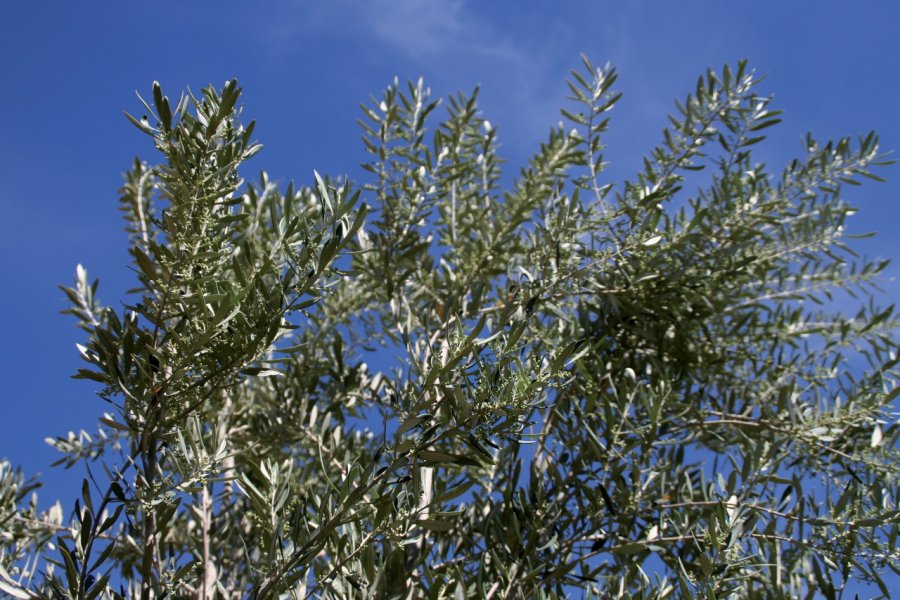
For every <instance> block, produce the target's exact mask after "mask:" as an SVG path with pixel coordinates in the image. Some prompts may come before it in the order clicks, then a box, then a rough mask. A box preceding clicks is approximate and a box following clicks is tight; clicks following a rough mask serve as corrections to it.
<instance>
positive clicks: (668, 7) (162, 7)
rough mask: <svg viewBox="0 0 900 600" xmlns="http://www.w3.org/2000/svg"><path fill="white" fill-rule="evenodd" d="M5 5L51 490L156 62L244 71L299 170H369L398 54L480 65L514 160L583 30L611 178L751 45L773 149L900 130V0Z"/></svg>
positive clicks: (12, 439) (90, 401) (188, 71)
mask: <svg viewBox="0 0 900 600" xmlns="http://www.w3.org/2000/svg"><path fill="white" fill-rule="evenodd" d="M850 7H852V9H851V8H850ZM3 9H4V10H3V18H2V19H0V75H2V91H0V115H2V123H3V126H2V141H0V211H2V213H0V214H2V217H0V257H2V260H0V282H2V283H0V286H2V288H0V289H2V293H0V314H3V315H4V320H5V324H4V327H3V329H2V334H0V335H2V345H0V374H2V376H3V382H4V385H3V388H2V392H0V402H2V404H0V406H2V408H3V412H2V414H3V418H2V419H0V456H5V457H7V458H9V459H10V460H12V461H13V462H14V463H17V464H20V465H22V466H23V467H24V468H25V470H26V472H28V473H35V472H38V471H41V472H43V473H44V481H45V482H46V484H47V485H46V489H45V491H44V492H42V496H44V497H45V500H49V498H50V497H56V496H62V497H63V499H64V505H65V506H69V505H70V503H71V502H72V500H73V499H74V497H75V494H76V493H77V490H78V487H77V484H78V482H79V481H80V474H73V473H63V472H61V471H60V470H58V469H53V470H50V469H49V464H50V462H52V460H53V459H54V458H55V457H56V455H55V453H54V451H53V450H52V449H50V448H49V447H47V446H46V445H45V444H44V442H43V439H44V438H45V437H46V436H55V435H62V434H65V433H66V432H67V431H68V430H69V429H72V428H76V429H77V428H81V427H84V428H86V429H88V430H89V431H93V430H95V423H96V417H97V416H99V415H100V413H101V412H102V411H103V410H104V404H103V402H102V401H101V400H100V399H99V398H97V397H96V396H95V395H94V394H93V390H92V388H91V386H90V384H86V383H84V382H77V381H73V380H71V379H69V376H70V374H71V373H73V372H74V371H75V369H76V368H77V367H78V366H80V365H79V358H78V354H77V351H76V349H75V342H77V341H82V339H81V336H80V332H79V330H77V329H76V328H75V326H74V323H73V320H72V319H71V318H69V317H66V316H63V315H60V314H59V311H60V310H61V309H63V308H65V306H66V305H65V302H64V298H63V295H62V294H61V293H60V292H59V291H58V290H57V289H56V285H57V284H60V283H65V284H69V283H70V282H71V278H72V276H73V273H74V269H75V265H76V264H77V263H79V262H80V263H83V264H84V265H85V266H86V267H87V269H88V271H89V273H91V275H92V276H98V277H100V280H101V285H100V291H99V295H100V298H101V300H102V301H104V302H106V303H109V304H113V305H118V304H119V303H120V301H121V300H122V299H123V298H124V291H125V290H126V289H128V288H129V287H131V286H132V284H133V280H131V279H130V278H129V274H130V272H129V271H128V269H127V266H126V265H127V263H128V255H127V246H126V235H125V234H124V232H123V231H122V222H121V219H120V215H119V212H118V210H117V204H116V199H117V193H116V190H117V189H118V187H119V186H120V183H121V179H120V173H121V172H122V171H123V170H124V169H126V168H127V167H128V166H129V164H130V161H131V160H132V158H133V157H134V156H135V155H136V154H139V155H140V156H141V157H142V158H145V159H148V160H150V161H155V160H156V157H155V156H154V154H153V150H152V147H151V146H150V144H149V142H148V139H147V138H146V137H145V136H143V135H141V134H140V133H139V132H138V131H137V130H136V129H135V128H134V127H132V126H131V125H130V124H128V122H127V121H126V120H125V119H124V117H123V116H122V111H123V110H128V111H129V112H136V113H138V114H140V112H141V108H140V105H139V104H138V101H137V99H136V97H135V95H134V92H135V90H138V91H140V92H141V93H143V94H144V95H149V90H150V85H151V83H152V82H153V81H154V80H159V81H160V82H161V83H162V85H163V89H164V90H165V91H166V93H167V94H168V95H170V96H178V93H179V90H181V89H183V88H185V87H186V86H190V87H191V88H192V89H194V90H197V89H199V88H200V87H202V86H205V85H207V84H208V83H214V84H216V85H221V84H222V83H223V82H224V81H225V80H226V79H228V78H231V77H237V78H238V79H239V81H240V83H241V85H242V87H243V88H244V92H245V94H244V105H245V107H246V110H245V115H246V117H247V118H248V119H249V118H253V119H256V120H257V121H258V123H257V129H256V136H257V138H258V140H259V141H260V142H262V143H263V145H264V149H263V151H262V153H261V154H259V155H257V157H256V158H254V159H253V161H252V162H251V163H250V164H249V165H248V168H247V170H246V171H245V172H244V175H245V177H247V178H253V177H255V174H256V173H257V172H258V171H259V170H261V169H265V170H266V171H268V172H269V174H270V175H271V176H272V177H273V178H274V179H276V180H282V181H284V182H286V181H287V180H289V179H292V178H293V179H296V180H298V181H299V182H302V183H308V182H309V181H310V177H311V174H312V170H313V169H316V170H318V171H319V172H321V173H329V174H333V175H338V174H350V175H351V176H359V175H360V169H359V168H358V164H359V163H360V162H362V161H363V160H365V156H364V153H363V148H362V144H361V143H360V141H359V129H358V126H357V125H356V123H355V120H356V119H357V117H358V116H359V114H360V113H359V109H358V106H359V103H360V102H361V101H364V100H366V99H367V98H368V97H369V94H375V95H378V94H380V92H381V90H382V89H383V87H384V86H385V85H386V84H387V83H389V82H390V81H391V80H392V79H393V78H394V76H399V77H400V79H401V80H404V79H415V78H418V77H419V76H420V75H421V76H424V77H425V80H426V83H427V84H428V85H430V86H431V88H432V90H433V92H434V95H435V96H445V95H447V94H449V93H452V92H455V91H457V90H463V91H469V90H471V89H472V88H473V87H474V86H475V85H476V84H481V86H482V92H481V107H482V109H483V112H484V114H485V116H486V117H487V118H488V119H490V120H491V122H492V124H493V125H494V126H495V127H497V128H498V130H499V136H500V140H501V144H502V145H501V152H502V153H503V154H504V156H505V157H506V158H507V159H508V161H509V164H508V166H507V172H510V173H512V172H515V171H516V170H517V169H518V167H519V166H520V165H522V164H523V162H524V161H525V160H527V158H528V156H529V155H530V154H531V153H532V151H533V150H534V149H535V148H536V147H537V144H538V143H539V142H540V141H542V140H543V139H544V137H545V136H546V133H547V131H548V129H549V127H550V126H551V125H553V124H555V123H556V122H557V121H558V120H559V113H558V109H559V108H560V106H562V105H563V104H564V98H565V96H566V87H565V85H564V81H565V78H566V77H567V75H568V71H569V69H571V68H575V67H577V66H579V64H580V63H579V53H581V52H584V53H586V54H587V55H588V56H590V57H591V58H592V60H593V61H594V62H595V63H599V64H602V63H604V62H606V61H610V62H612V63H613V64H614V65H616V66H617V67H618V68H619V71H620V78H619V82H618V88H619V89H620V90H621V91H623V92H624V94H625V95H624V97H623V99H622V100H621V101H620V102H619V104H618V105H617V107H616V109H615V110H614V111H613V113H612V116H613V123H612V129H611V131H610V133H609V135H608V136H607V143H608V145H609V148H608V150H607V153H606V154H607V158H608V159H609V160H610V161H611V163H612V164H611V167H610V169H609V171H608V176H609V179H610V181H621V180H622V179H623V178H625V177H628V176H630V175H631V174H632V173H633V172H634V171H635V170H636V169H637V168H638V166H639V161H640V159H641V157H642V155H643V152H645V151H647V150H649V149H650V148H651V147H652V145H653V144H655V143H656V142H657V141H658V140H659V137H660V136H659V133H660V130H661V128H662V127H663V126H664V125H665V122H666V121H665V116H666V114H667V113H668V112H670V111H671V109H672V101H673V100H674V99H675V98H676V97H680V98H683V97H684V96H685V95H686V94H687V93H688V92H689V91H690V90H691V89H692V87H693V85H694V83H695V81H696V78H697V76H698V75H700V74H701V73H702V72H703V71H704V70H705V69H706V68H707V67H716V68H718V67H720V66H721V65H722V64H723V63H726V62H728V63H732V64H733V63H734V62H735V61H736V60H738V59H740V58H743V57H747V58H749V59H750V62H751V65H752V66H753V67H755V68H756V69H757V71H758V72H759V73H766V74H768V77H767V79H766V81H765V82H764V83H763V84H762V87H761V90H762V91H764V92H766V93H773V94H774V96H775V101H774V106H775V107H776V108H780V109H783V110H784V111H785V114H784V115H783V117H784V123H783V124H782V125H781V126H779V127H777V128H774V129H771V130H769V131H770V132H771V133H770V138H769V141H768V142H766V144H765V145H761V146H759V148H760V152H761V155H760V156H761V157H762V159H764V160H765V161H767V162H768V163H769V165H770V166H771V167H772V168H773V169H775V168H778V167H780V166H781V164H783V163H784V162H785V161H786V160H788V159H789V158H791V157H793V156H794V155H797V154H799V153H800V151H801V137H802V136H803V135H804V134H805V132H807V131H812V132H814V133H815V134H816V136H817V137H818V138H820V139H823V138H831V137H838V136H842V135H847V134H854V135H855V134H857V133H866V132H868V131H869V130H871V129H874V130H876V131H878V132H879V134H880V135H881V147H882V149H884V150H891V149H895V150H900V117H898V112H897V109H898V104H897V96H898V92H900V78H898V75H900V73H898V70H900V69H898V68H900V4H898V3H896V2H892V1H890V0H868V1H866V2H858V3H848V2H838V1H831V0H828V1H826V0H818V1H817V2H785V1H780V2H772V1H768V0H762V1H758V2H726V1H719V2H714V1H712V0H709V1H704V2H701V1H699V0H684V1H682V2H670V1H664V0H657V1H655V2H651V1H641V0H633V1H629V2H620V1H619V2H612V1H605V0H604V1H596V0H595V1H593V2H588V1H579V0H571V1H569V2H558V3H551V2H546V1H545V2H531V1H522V0H520V1H515V2H514V1H499V0H497V1H493V2H475V1H468V2H466V1H464V0H440V1H434V2H428V1H416V0H372V1H368V2H362V1H359V2H353V1H350V0H331V1H330V2H324V1H312V0H302V1H301V0H274V1H271V2H267V3H252V4H251V3H239V2H234V1H228V0H224V1H222V0H220V1H218V2H212V1H192V2H171V1H166V0H158V1H156V2H153V3H125V2H107V1H98V2H91V3H74V2H40V3H35V2H26V1H24V0H8V1H7V2H5V3H4V6H3ZM881 174H882V175H884V176H886V177H887V178H888V183H886V184H876V183H871V184H866V185H864V186H863V187H861V188H854V189H852V190H849V193H848V198H849V199H850V200H851V201H854V202H856V203H857V204H858V205H859V206H860V208H861V210H860V212H859V213H858V216H857V217H856V218H855V222H853V221H851V223H850V229H852V230H854V231H855V232H857V233H859V232H863V231H878V232H879V235H878V236H877V237H875V238H872V239H868V240H863V241H862V243H861V244H860V245H859V246H858V247H859V248H861V249H862V250H863V251H865V252H867V253H869V254H870V255H877V256H884V257H888V258H896V257H897V256H898V254H900V253H898V250H900V241H898V239H900V236H898V235H897V234H896V233H895V231H894V227H895V224H896V223H897V221H898V217H900V204H898V196H900V166H898V167H893V168H889V169H888V170H886V171H884V172H882V173H881ZM898 269H900V266H898V265H894V266H892V267H891V268H890V269H889V276H890V277H892V278H894V279H896V278H897V276H898V274H900V271H898ZM883 287H884V288H885V290H886V293H887V295H886V296H885V298H884V303H885V304H887V303H890V302H892V301H895V300H896V299H897V298H898V297H900V286H898V282H897V281H886V282H884V286H883ZM73 484H75V486H74V487H73Z"/></svg>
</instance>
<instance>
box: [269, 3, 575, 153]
mask: <svg viewBox="0 0 900 600" xmlns="http://www.w3.org/2000/svg"><path fill="white" fill-rule="evenodd" d="M474 7H475V5H474V3H472V2H467V1H466V0H441V1H432V0H371V1H369V2H356V1H352V0H332V1H331V2H327V3H326V2H321V3H317V2H300V1H299V0H284V2H283V4H282V5H281V14H280V15H279V16H278V17H277V18H276V19H275V21H274V23H273V24H272V25H271V26H270V31H268V35H267V38H268V40H269V42H270V45H271V46H272V49H273V51H275V52H278V51H279V50H280V51H283V52H293V51H297V50H298V49H299V47H301V46H305V44H306V43H308V42H310V41H311V38H316V39H318V40H320V41H321V40H322V39H323V37H324V38H325V39H327V38H329V37H330V38H332V39H337V40H344V41H348V42H350V41H352V42H353V43H354V44H356V45H358V46H363V47H365V48H367V49H368V50H367V51H366V52H364V53H363V54H362V57H363V58H362V59H363V60H368V61H370V62H371V63H372V64H373V65H378V66H381V67H383V66H384V65H386V64H391V65H393V66H394V69H396V70H395V72H394V73H392V74H396V73H397V71H399V74H401V75H407V76H411V77H412V76H415V75H418V74H421V73H424V74H426V77H427V78H428V79H429V80H430V82H431V83H432V84H435V83H437V85H439V87H441V88H449V90H450V91H452V90H455V89H464V90H465V89H471V88H472V86H473V85H476V84H481V83H484V84H486V85H485V89H484V90H483V94H482V98H483V100H484V102H485V105H486V106H490V105H493V109H490V110H491V113H492V114H489V115H488V116H489V118H490V119H491V120H492V122H494V123H495V124H497V125H499V126H500V127H501V138H502V139H505V140H506V142H507V143H510V142H512V144H511V145H516V146H518V144H519V142H525V141H527V142H532V141H533V140H535V139H536V138H540V137H542V136H543V135H544V133H545V132H546V131H547V128H548V127H549V126H550V125H551V124H553V123H554V122H555V121H556V120H557V115H558V112H557V109H558V108H559V104H560V101H561V99H562V98H563V96H564V94H565V88H564V84H563V75H564V73H565V70H564V67H563V68H560V65H561V64H562V65H572V63H573V61H574V60H577V54H576V53H574V52H573V51H571V50H570V49H569V48H568V47H567V42H566V40H568V39H570V36H569V34H570V32H569V31H568V30H567V29H566V25H564V24H563V23H561V22H548V21H547V20H546V16H545V17H544V19H542V20H541V21H540V22H537V21H534V20H532V21H529V20H528V19H527V16H526V17H522V18H518V17H520V15H517V14H508V15H504V19H503V20H502V21H500V20H493V21H492V20H491V18H490V11H484V10H477V11H476V10H475V8H474ZM517 18H518V20H516V19H517ZM410 70H412V71H413V72H412V73H410V72H409V71H410ZM416 71H418V72H416ZM436 79H438V81H436ZM497 109H500V110H502V112H503V114H496V113H495V112H494V111H495V110H497ZM532 147H533V146H532Z"/></svg>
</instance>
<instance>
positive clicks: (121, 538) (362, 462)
mask: <svg viewBox="0 0 900 600" xmlns="http://www.w3.org/2000/svg"><path fill="white" fill-rule="evenodd" d="M583 63H584V64H583V68H580V69H579V70H576V71H573V72H572V74H571V79H570V81H569V82H568V85H569V89H570V90H571V94H572V100H573V103H572V105H571V106H569V108H568V109H567V110H563V111H562V115H563V117H564V119H565V120H566V123H565V124H560V125H559V126H558V127H556V128H553V129H551V131H550V134H549V137H548V138H547V140H546V142H545V143H543V144H542V145H541V146H540V148H539V149H538V150H537V152H536V153H535V154H534V156H533V158H532V159H531V160H530V161H529V162H528V164H527V165H526V166H525V167H524V168H522V169H521V171H520V172H519V173H518V175H517V176H515V177H505V178H504V177H503V176H501V165H502V160H501V159H500V157H499V156H498V153H497V147H498V133H497V130H496V129H495V128H493V127H492V126H491V124H490V123H489V121H487V120H486V119H485V118H484V117H483V116H482V114H481V113H480V111H479V109H478V106H477V103H476V100H477V90H475V92H474V93H472V94H471V95H468V96H467V95H462V94H460V95H455V96H452V97H450V98H448V99H447V101H446V103H445V104H446V111H445V109H444V108H440V109H439V107H440V105H441V102H440V101H437V100H432V99H431V98H430V92H429V90H428V89H427V88H426V87H425V86H424V84H423V83H422V81H421V80H420V81H418V82H412V83H409V84H408V85H401V84H399V83H398V82H397V81H395V82H394V83H393V84H392V85H390V86H389V87H388V88H387V89H386V90H385V91H384V94H383V96H381V97H380V98H373V99H372V101H371V102H370V103H368V104H365V105H363V106H362V112H363V116H362V119H361V120H360V124H361V126H362V129H363V142H364V144H365V148H366V150H367V151H368V153H369V154H370V156H371V158H370V161H369V162H368V163H366V164H365V165H364V168H365V170H366V173H367V174H368V175H367V177H366V178H365V181H360V182H357V181H351V180H349V179H346V178H331V177H324V176H319V175H318V174H315V176H314V177H312V178H311V179H310V181H309V185H308V186H302V185H298V186H295V185H293V184H289V185H287V186H286V188H282V187H281V186H279V185H277V184H276V183H274V182H273V180H271V179H270V178H269V177H268V176H267V175H266V174H265V173H263V174H261V175H260V176H259V178H258V180H257V181H255V182H245V181H244V180H243V179H242V178H241V174H240V173H241V171H242V168H243V163H244V162H245V161H246V160H248V159H249V158H250V157H251V156H253V155H254V154H255V153H256V152H257V150H258V149H259V148H260V146H259V145H258V144H256V143H255V142H254V141H253V123H252V122H249V123H248V124H244V122H242V120H241V109H240V105H239V96H240V89H239V88H238V86H237V83H236V82H235V81H229V82H227V83H226V84H225V85H224V87H222V88H221V89H216V88H213V87H209V88H207V89H204V90H203V91H202V94H200V95H198V96H195V95H192V94H184V95H182V96H181V98H180V100H178V101H177V102H173V101H170V99H169V98H168V97H166V96H165V95H164V94H163V91H162V90H161V88H160V86H159V85H158V84H156V83H154V84H153V88H152V95H151V97H150V98H148V99H147V100H146V101H144V106H143V107H142V110H141V113H146V114H145V116H144V117H143V118H137V117H132V116H130V115H129V116H128V118H129V119H130V120H131V122H132V123H133V124H134V125H135V126H136V127H137V128H138V129H139V130H141V131H142V132H143V133H145V134H147V135H148V136H150V137H151V138H152V139H153V142H154V144H155V147H156V149H157V150H158V151H159V153H160V155H161V162H159V163H158V164H155V165H151V164H148V163H146V162H142V161H140V160H136V161H135V162H134V164H133V165H132V167H131V170H130V171H128V173H126V175H125V183H124V186H123V187H122V189H121V199H120V208H121V209H122V211H123V212H124V215H125V218H126V223H127V229H128V232H129V234H130V244H131V245H130V254H131V257H132V259H133V265H132V270H133V271H134V273H135V277H136V284H135V285H136V287H135V289H134V290H132V292H131V294H130V295H129V296H128V298H127V299H126V300H125V302H124V306H123V307H121V308H116V307H115V306H105V305H103V304H101V303H100V301H99V300H98V299H97V282H96V281H92V280H91V278H90V277H89V276H88V274H87V272H86V271H85V269H84V268H82V267H81V266H79V267H78V268H77V274H76V278H75V283H74V285H73V286H72V287H63V288H62V289H63V291H64V292H65V294H66V295H67V297H68V300H69V302H70V307H69V308H68V310H67V312H69V313H71V314H72V315H74V316H75V318H76V319H77V322H78V324H79V326H80V327H81V329H83V330H84V334H85V336H86V339H85V341H84V343H83V345H81V344H80V345H79V346H78V350H79V352H80V353H81V356H82V358H83V359H84V361H85V363H86V364H85V367H84V368H83V369H81V370H79V371H78V373H77V374H76V375H75V377H76V378H80V379H86V380H89V381H91V382H94V384H95V385H96V386H98V388H99V395H100V397H101V398H102V399H103V400H104V401H105V403H104V404H100V405H98V406H100V407H102V408H103V409H105V410H106V411H107V412H105V413H104V414H103V416H102V417H101V418H100V421H99V431H98V432H96V433H93V434H88V433H87V432H80V433H78V434H76V433H70V434H69V435H68V436H63V437H58V438H55V439H51V440H50V442H51V443H52V445H53V446H55V447H56V448H57V449H58V450H59V451H60V452H61V453H62V458H61V459H60V462H62V463H64V464H65V465H66V466H67V467H69V466H73V465H83V466H84V467H86V469H87V471H86V472H87V473H88V476H87V477H86V478H85V480H84V485H83V486H82V489H81V491H80V494H78V499H77V500H75V502H74V509H71V505H66V506H68V507H70V508H66V509H65V510H64V509H63V505H60V504H57V505H54V506H53V507H52V508H51V509H49V510H47V511H41V510H40V509H39V507H38V504H37V500H36V499H35V497H34V496H33V494H32V490H33V489H34V487H35V486H36V485H37V484H36V482H34V481H33V480H29V479H27V478H26V477H25V476H24V475H22V474H21V473H20V472H18V471H15V470H14V469H13V468H12V467H11V466H10V465H9V464H7V463H2V464H0V478H2V480H3V484H2V486H0V530H2V539H0V544H2V550H0V567H2V569H0V589H2V591H3V592H4V593H6V594H8V595H11V596H13V597H22V598H27V597H37V596H40V597H46V596H49V597H59V598H94V597H98V598H106V597H113V598H120V597H134V598H138V597H140V598H162V597H197V598H213V597H244V596H249V597H254V598H277V597H289V598H306V597H317V598H318V597H321V598H354V597H360V598H363V597H384V598H393V597H398V598H399V597H403V598H414V597H416V598H417V597H423V598H443V597H454V598H563V597H567V596H569V595H571V594H573V593H578V594H579V595H582V594H583V595H584V596H585V597H596V598H671V597H683V598H690V597H706V598H716V597H740V598H778V597H784V598H788V597H798V596H802V597H808V596H812V595H814V594H821V595H824V596H825V597H839V596H840V595H841V594H842V592H843V591H844V590H845V586H846V585H847V584H848V582H849V581H851V580H853V579H857V580H862V581H867V582H869V583H872V582H874V584H876V585H878V586H880V587H881V589H882V591H883V593H884V594H885V595H889V590H888V589H887V586H886V584H885V583H884V582H883V581H882V576H883V574H884V573H886V572H887V571H888V570H893V571H894V572H897V570H898V556H900V555H898V551H897V546H898V545H897V537H898V517H900V510H898V501H900V497H898V496H900V486H898V481H897V479H898V477H897V476H898V466H897V465H898V453H897V448H896V445H897V444H896V442H897V437H898V432H900V427H898V426H897V423H896V422H895V420H894V415H893V413H892V412H891V410H892V401H893V399H894V398H895V397H896V396H897V394H898V390H900V388H898V387H897V386H896V375H897V356H896V346H897V344H896V340H895V338H894V337H893V335H894V332H895V330H896V325H897V321H896V319H895V317H894V316H893V313H892V309H891V308H887V309H884V308H881V307H879V305H878V304H876V299H875V295H876V293H877V291H878V288H877V284H878V280H879V277H880V274H881V273H882V271H883V269H884V267H885V265H886V261H880V260H871V259H868V258H865V257H861V256H859V255H858V254H857V252H856V251H854V249H853V248H852V238H853V236H851V235H849V234H847V233H846V232H845V224H846V221H847V219H848V217H850V216H851V215H852V214H853V212H854V211H855V209H854V208H853V206H852V205H851V204H850V202H849V200H848V199H847V194H846V190H847V189H848V188H847V184H850V185H856V184H858V183H859V180H860V179H861V178H869V179H875V180H878V179H879V177H878V176H876V175H874V174H873V173H872V172H871V171H870V170H871V169H872V168H873V167H876V166H879V165H884V164H887V163H888V162H889V161H887V160H885V158H884V156H882V155H880V154H879V150H878V143H877V138H876V137H875V135H874V134H869V135H867V136H865V137H861V138H860V139H859V140H858V141H855V142H854V141H852V140H851V139H850V138H845V139H840V140H838V141H834V142H820V141H817V140H815V139H814V138H813V137H811V136H810V137H808V138H807V139H806V142H805V147H804V148H803V151H802V152H801V154H800V156H799V157H798V158H797V159H796V160H792V161H791V162H790V163H788V164H787V165H786V166H785V167H784V168H783V169H781V170H778V171H770V170H769V168H768V167H767V166H766V165H764V164H761V163H759V162H756V161H754V159H753V154H752V153H753V151H754V150H755V146H756V144H758V143H760V142H762V141H763V138H764V130H765V129H766V128H768V127H770V126H773V125H776V124H777V123H778V122H779V117H778V115H779V111H777V110H775V109H774V108H772V107H771V106H770V98H768V97H766V96H761V95H759V94H758V93H757V92H756V91H755V90H756V87H757V84H758V82H759V78H757V77H756V76H755V75H754V73H753V72H752V71H750V70H748V69H747V67H746V63H744V62H740V63H738V64H737V65H736V66H735V67H725V68H723V69H722V70H721V71H720V72H713V71H710V72H707V73H706V74H705V75H704V76H702V77H701V78H700V79H699V81H698V82H697V85H696V89H695V90H694V92H693V93H692V94H691V95H689V96H688V97H687V98H686V99H685V100H684V101H682V102H679V103H677V104H676V108H677V110H676V111H675V113H674V115H673V116H671V117H670V123H669V125H668V127H667V128H666V129H665V130H664V131H663V133H662V142H661V144H660V145H659V146H657V147H656V148H653V149H652V150H651V151H650V152H649V153H648V154H647V156H646V159H645V161H644V165H643V169H642V170H641V171H640V172H638V173H637V174H636V175H635V176H634V177H633V178H631V179H630V180H628V181H625V182H623V183H621V184H615V183H613V182H610V181H608V180H607V179H606V178H605V175H604V168H605V166H606V163H605V162H604V156H603V152H604V151H605V146H604V142H603V136H604V132H605V131H606V130H607V128H608V126H609V111H610V109H612V107H613V106H614V104H615V103H616V102H617V101H618V100H619V98H620V94H619V93H617V92H616V91H615V88H614V82H615V80H616V72H615V70H614V69H613V68H610V67H608V66H607V67H604V68H597V67H595V66H594V65H593V64H591V62H590V61H589V60H587V59H584V61H583ZM444 111H445V112H444ZM442 112H443V113H444V114H443V116H440V117H439V116H437V115H438V114H439V113H442ZM139 114H140V113H139ZM506 181H510V182H511V183H509V184H507V183H505V182H506ZM117 306H118V304H117ZM848 307H849V308H848Z"/></svg>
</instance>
